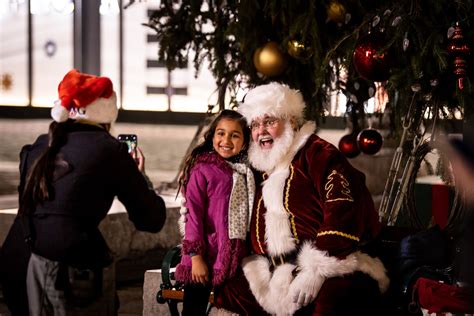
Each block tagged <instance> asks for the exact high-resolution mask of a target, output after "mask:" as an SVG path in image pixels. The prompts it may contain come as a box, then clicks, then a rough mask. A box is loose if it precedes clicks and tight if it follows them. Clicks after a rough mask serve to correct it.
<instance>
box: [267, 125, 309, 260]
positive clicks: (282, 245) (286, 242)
mask: <svg viewBox="0 0 474 316" xmlns="http://www.w3.org/2000/svg"><path fill="white" fill-rule="evenodd" d="M315 128H316V124H315V123H314V122H307V123H305V124H304V125H303V126H302V127H301V128H300V130H298V131H297V132H296V133H295V138H294V140H293V142H292V144H291V146H290V149H289V150H288V153H287V154H286V155H284V156H283V157H282V159H281V161H280V162H279V163H278V164H277V165H276V166H275V169H274V170H273V171H272V172H271V173H270V174H269V177H268V179H267V180H266V181H264V182H263V184H262V195H263V202H264V204H265V207H266V208H267V213H266V214H265V223H266V226H265V241H266V244H267V250H268V252H269V254H270V255H271V256H276V255H280V254H284V253H288V252H290V251H292V250H294V249H295V248H296V245H295V240H294V238H293V234H292V232H291V223H290V221H289V219H288V217H289V214H288V213H287V211H286V209H285V206H284V200H283V199H284V194H283V190H284V188H285V182H286V180H287V179H288V177H289V175H290V164H291V161H292V160H293V158H294V157H295V155H296V153H297V152H298V151H299V150H300V149H301V148H302V147H303V146H304V145H305V144H306V142H307V140H308V138H309V137H310V136H311V135H312V134H313V133H314V131H315Z"/></svg>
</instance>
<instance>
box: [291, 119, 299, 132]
mask: <svg viewBox="0 0 474 316" xmlns="http://www.w3.org/2000/svg"><path fill="white" fill-rule="evenodd" d="M290 125H291V128H292V129H293V130H294V131H296V130H297V129H298V128H299V124H298V120H297V119H296V117H294V116H292V117H290Z"/></svg>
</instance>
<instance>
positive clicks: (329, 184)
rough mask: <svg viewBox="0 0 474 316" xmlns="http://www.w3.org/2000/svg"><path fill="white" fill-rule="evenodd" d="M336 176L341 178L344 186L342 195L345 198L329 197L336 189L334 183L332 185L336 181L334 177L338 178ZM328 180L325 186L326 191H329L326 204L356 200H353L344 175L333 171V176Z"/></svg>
mask: <svg viewBox="0 0 474 316" xmlns="http://www.w3.org/2000/svg"><path fill="white" fill-rule="evenodd" d="M336 175H337V176H339V177H340V178H341V186H342V189H341V193H342V195H344V196H345V197H339V198H335V199H330V198H329V196H330V194H331V193H332V192H331V191H332V189H333V188H334V183H332V182H333V180H334V176H336ZM327 180H328V181H327V182H326V184H325V185H324V189H325V190H327V192H326V202H335V201H349V202H354V199H353V198H352V195H351V189H349V181H347V179H346V178H345V177H344V176H343V175H342V174H340V173H339V172H337V171H336V170H333V171H331V174H330V175H329V176H328V177H327Z"/></svg>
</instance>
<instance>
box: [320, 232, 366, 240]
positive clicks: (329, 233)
mask: <svg viewBox="0 0 474 316" xmlns="http://www.w3.org/2000/svg"><path fill="white" fill-rule="evenodd" d="M324 235H337V236H341V237H345V238H348V239H352V240H355V241H360V239H359V237H356V236H354V235H350V234H346V233H343V232H340V231H337V230H326V231H323V232H319V233H318V234H317V235H316V237H320V236H324Z"/></svg>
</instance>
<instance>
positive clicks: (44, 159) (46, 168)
mask: <svg viewBox="0 0 474 316" xmlns="http://www.w3.org/2000/svg"><path fill="white" fill-rule="evenodd" d="M71 124H72V121H70V120H68V121H66V122H63V123H57V122H55V121H53V122H52V123H51V124H50V125H49V132H48V136H49V145H48V148H46V150H45V151H44V152H43V153H42V154H41V156H39V157H38V159H36V161H35V162H34V163H33V165H32V168H31V171H30V172H29V173H28V176H27V178H26V184H25V188H24V190H23V194H22V196H21V199H20V201H21V203H20V207H19V210H18V214H19V215H28V214H31V213H32V212H34V210H35V208H36V206H37V205H38V204H41V203H43V202H44V201H48V200H51V199H52V198H53V195H54V192H53V191H54V190H53V186H52V182H53V174H54V168H55V160H56V155H57V154H58V153H59V150H60V149H61V147H63V146H64V144H66V141H67V134H68V132H69V129H70V126H71Z"/></svg>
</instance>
